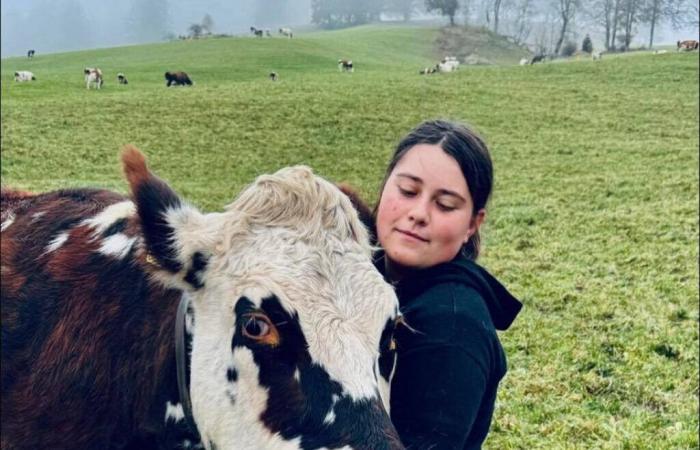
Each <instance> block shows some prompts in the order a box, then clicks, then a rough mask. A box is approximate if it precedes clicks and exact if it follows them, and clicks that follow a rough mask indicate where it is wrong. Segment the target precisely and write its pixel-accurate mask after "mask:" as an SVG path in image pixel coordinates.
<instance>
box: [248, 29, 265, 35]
mask: <svg viewBox="0 0 700 450" xmlns="http://www.w3.org/2000/svg"><path fill="white" fill-rule="evenodd" d="M250 32H251V33H253V34H254V35H255V36H256V37H263V30H258V29H257V28H255V27H250Z"/></svg>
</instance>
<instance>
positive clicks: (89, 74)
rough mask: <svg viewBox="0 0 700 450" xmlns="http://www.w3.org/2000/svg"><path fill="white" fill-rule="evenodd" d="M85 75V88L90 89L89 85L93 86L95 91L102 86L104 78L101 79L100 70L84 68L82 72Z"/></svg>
mask: <svg viewBox="0 0 700 450" xmlns="http://www.w3.org/2000/svg"><path fill="white" fill-rule="evenodd" d="M83 73H84V74H85V88H86V89H90V85H91V84H93V85H95V89H101V88H102V85H103V84H104V78H103V77H102V70H100V69H98V68H97V67H86V68H85V69H84V70H83Z"/></svg>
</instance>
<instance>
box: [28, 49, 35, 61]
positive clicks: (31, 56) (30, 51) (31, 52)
mask: <svg viewBox="0 0 700 450" xmlns="http://www.w3.org/2000/svg"><path fill="white" fill-rule="evenodd" d="M34 53H36V51H35V50H34V49H31V50H28V51H27V58H29V59H32V58H34Z"/></svg>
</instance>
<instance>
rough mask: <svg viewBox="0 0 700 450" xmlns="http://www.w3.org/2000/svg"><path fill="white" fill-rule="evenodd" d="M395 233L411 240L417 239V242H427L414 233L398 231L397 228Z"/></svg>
mask: <svg viewBox="0 0 700 450" xmlns="http://www.w3.org/2000/svg"><path fill="white" fill-rule="evenodd" d="M396 231H398V232H399V233H401V234H403V235H406V236H408V237H411V238H413V239H417V240H419V241H422V242H428V239H426V238H424V237H423V236H420V235H417V234H415V233H411V232H410V231H405V230H400V229H398V228H397V229H396Z"/></svg>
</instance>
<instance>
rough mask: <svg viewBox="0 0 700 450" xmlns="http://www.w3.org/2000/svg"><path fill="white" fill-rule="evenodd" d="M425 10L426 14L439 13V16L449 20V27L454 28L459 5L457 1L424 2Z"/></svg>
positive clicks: (432, 0) (428, 0) (433, 0)
mask: <svg viewBox="0 0 700 450" xmlns="http://www.w3.org/2000/svg"><path fill="white" fill-rule="evenodd" d="M425 9H426V11H428V12H431V11H440V14H442V15H443V16H448V17H449V18H450V26H454V24H455V14H456V13H457V10H458V9H459V3H458V2H457V0H425Z"/></svg>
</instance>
